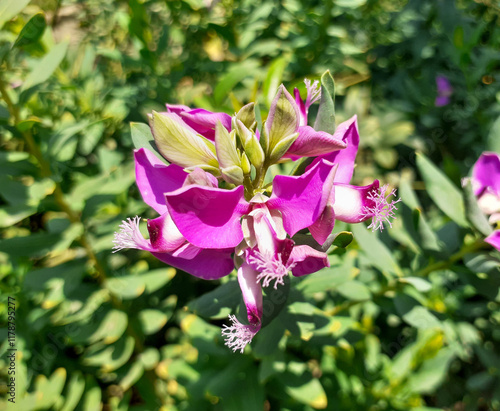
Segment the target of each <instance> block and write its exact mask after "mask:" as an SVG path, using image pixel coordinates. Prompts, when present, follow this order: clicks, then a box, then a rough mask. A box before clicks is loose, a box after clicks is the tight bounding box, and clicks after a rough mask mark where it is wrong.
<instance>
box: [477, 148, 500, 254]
mask: <svg viewBox="0 0 500 411" xmlns="http://www.w3.org/2000/svg"><path fill="white" fill-rule="evenodd" d="M472 189H473V191H474V195H475V196H476V197H477V203H478V206H479V208H480V209H481V211H482V212H483V213H484V214H486V215H488V216H489V222H490V224H492V225H496V226H497V227H498V228H500V155H499V154H497V153H492V152H485V153H483V154H481V156H480V157H479V159H478V160H477V161H476V164H474V167H473V169H472ZM484 241H485V242H487V243H488V244H490V245H492V246H493V247H495V248H496V249H497V250H499V251H500V229H497V230H494V231H493V232H492V233H491V234H490V235H489V236H488V237H486V239H485V240H484Z"/></svg>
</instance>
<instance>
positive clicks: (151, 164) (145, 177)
mask: <svg viewBox="0 0 500 411" xmlns="http://www.w3.org/2000/svg"><path fill="white" fill-rule="evenodd" d="M306 88H307V96H306V99H305V100H303V99H302V98H301V96H300V93H299V91H298V90H297V89H295V98H293V97H292V96H291V95H290V93H288V91H287V90H286V89H285V87H284V86H283V85H281V86H280V87H279V89H278V91H277V94H276V97H275V98H274V100H273V102H272V104H271V107H270V111H269V115H268V117H267V120H266V121H265V122H264V123H263V125H262V127H261V128H260V129H259V127H258V126H257V120H256V117H255V110H254V104H253V103H250V104H248V105H246V106H244V107H243V108H242V109H241V110H240V111H239V112H238V113H236V114H234V115H233V116H230V115H228V114H225V113H212V112H210V111H207V110H203V109H190V108H188V107H186V106H179V105H167V111H166V112H161V113H158V112H153V113H152V115H151V116H150V124H151V130H152V133H153V136H154V141H155V144H156V147H157V148H158V150H159V152H160V153H161V155H162V156H163V157H164V158H165V159H166V160H168V161H169V162H170V165H166V164H165V163H164V162H162V161H161V160H160V159H159V158H158V157H157V156H156V155H155V154H153V153H152V152H150V151H148V150H147V149H144V148H141V149H139V150H136V151H135V164H136V166H135V167H136V168H135V170H136V177H137V185H138V187H139V190H140V192H141V194H142V197H143V199H144V201H145V202H146V203H147V204H148V205H150V206H151V207H152V208H154V209H155V210H156V211H157V212H158V214H159V215H160V216H159V217H158V218H155V219H152V220H148V221H147V229H148V231H149V239H145V238H144V237H143V236H142V235H141V233H140V231H139V220H140V218H139V217H135V218H134V219H128V221H124V222H123V223H122V225H121V231H119V232H118V233H116V235H115V240H114V242H115V250H116V251H118V250H121V249H123V248H137V249H141V250H146V251H149V252H151V253H152V254H153V255H154V256H155V257H157V258H158V259H160V260H162V261H164V262H165V263H167V264H169V265H171V266H174V267H177V268H179V269H181V270H183V271H186V272H188V273H190V274H192V275H194V276H197V277H200V278H203V279H218V278H221V277H223V276H226V275H228V274H229V273H230V272H231V271H232V270H233V269H234V268H236V270H237V276H238V282H239V285H240V288H241V291H242V294H243V299H244V302H245V305H246V310H247V320H248V323H247V324H243V323H241V322H240V321H238V319H237V318H236V317H235V316H230V317H229V319H230V322H231V325H229V326H225V327H224V328H223V330H222V334H223V336H224V337H225V340H226V345H228V346H229V347H230V348H232V349H233V350H235V351H236V350H239V351H243V349H244V348H245V346H246V345H247V344H248V343H250V342H251V341H252V338H253V337H254V336H255V334H256V333H257V332H258V331H259V330H260V328H261V323H262V307H263V297H262V287H274V288H277V287H279V286H280V285H283V284H284V279H285V277H286V276H288V275H289V273H290V272H291V273H292V274H293V275H294V276H303V275H306V274H310V273H313V272H315V271H318V270H320V269H321V268H323V267H328V266H329V261H328V256H327V254H326V253H325V250H327V249H328V247H329V244H331V242H332V241H333V240H332V238H333V237H332V234H331V233H332V230H333V228H334V225H335V221H336V220H340V221H344V222H348V223H359V222H362V221H366V220H368V219H370V218H371V219H373V220H372V223H371V225H370V228H372V229H373V230H377V229H380V230H382V229H383V223H384V222H388V223H389V225H390V224H391V222H390V219H391V218H394V210H395V209H396V207H395V204H396V203H397V201H399V200H397V201H390V200H389V197H390V196H392V195H394V191H390V192H389V193H386V189H387V186H383V187H379V182H378V181H374V182H373V183H372V184H370V185H368V186H364V187H357V186H353V185H350V184H349V182H350V180H351V177H352V174H353V170H354V162H355V158H356V153H357V150H358V144H359V134H358V128H357V123H356V117H355V116H354V117H353V118H351V119H350V120H348V121H346V122H344V123H342V124H340V125H339V126H338V127H337V128H336V130H335V132H334V133H333V134H331V133H329V132H326V131H321V130H316V129H315V128H314V127H312V126H310V125H308V112H309V108H310V106H311V105H312V104H313V103H315V102H316V101H317V100H318V99H319V98H320V90H321V88H320V87H319V84H318V82H314V83H312V84H311V82H310V81H308V80H306ZM320 104H321V103H320ZM320 109H321V106H320ZM333 128H334V126H333V125H332V129H333ZM304 157H307V158H309V160H310V161H308V162H304V163H301V165H302V166H303V167H297V169H301V170H302V171H299V172H297V171H296V172H295V173H294V174H292V175H277V176H275V177H274V179H273V181H272V183H270V184H265V178H266V174H267V171H268V170H269V167H270V166H272V165H273V164H276V163H278V162H283V161H290V160H297V159H301V158H304Z"/></svg>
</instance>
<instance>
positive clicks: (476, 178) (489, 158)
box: [472, 152, 500, 196]
mask: <svg viewBox="0 0 500 411" xmlns="http://www.w3.org/2000/svg"><path fill="white" fill-rule="evenodd" d="M472 186H473V188H474V194H475V195H476V196H477V195H480V194H482V193H483V192H484V191H485V190H488V191H490V192H492V193H494V194H495V195H497V196H500V155H498V154H497V153H490V152H485V153H483V154H481V156H480V157H479V159H478V160H477V162H476V164H474V168H473V170H472Z"/></svg>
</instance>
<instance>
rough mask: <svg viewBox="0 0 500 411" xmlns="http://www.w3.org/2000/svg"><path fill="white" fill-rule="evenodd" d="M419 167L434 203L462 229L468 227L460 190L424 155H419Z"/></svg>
mask: <svg viewBox="0 0 500 411" xmlns="http://www.w3.org/2000/svg"><path fill="white" fill-rule="evenodd" d="M417 167H418V170H419V171H420V174H421V175H422V178H423V179H424V182H425V186H426V189H427V192H428V193H429V196H430V197H431V198H432V200H433V201H434V203H436V205H437V206H438V207H439V208H440V209H441V211H442V212H443V213H445V214H446V215H447V216H448V217H450V218H451V219H452V220H453V221H455V222H456V223H457V224H458V225H460V226H462V227H467V226H468V223H467V220H466V218H465V207H464V201H463V199H462V195H461V193H460V190H459V189H458V188H457V187H456V186H455V185H454V184H453V183H452V182H451V181H450V180H449V179H448V177H447V176H446V175H445V174H443V172H442V171H441V170H440V169H439V168H438V167H437V166H435V165H434V164H432V162H431V161H430V160H429V159H428V158H427V157H426V156H424V155H423V154H421V153H418V154H417Z"/></svg>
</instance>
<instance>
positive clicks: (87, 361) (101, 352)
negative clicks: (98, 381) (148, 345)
mask: <svg viewBox="0 0 500 411" xmlns="http://www.w3.org/2000/svg"><path fill="white" fill-rule="evenodd" d="M134 346H135V343H134V338H133V337H131V336H127V337H123V338H120V339H119V340H118V341H116V342H115V343H113V344H111V345H105V346H101V345H99V348H98V349H97V350H96V349H94V347H90V348H89V349H88V351H87V352H86V353H85V354H84V355H83V357H82V362H83V364H84V365H87V366H91V367H100V368H101V369H102V371H104V372H111V371H114V370H117V369H118V368H120V367H121V366H122V365H124V364H125V363H127V361H129V359H130V357H131V355H132V353H133V352H134Z"/></svg>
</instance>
